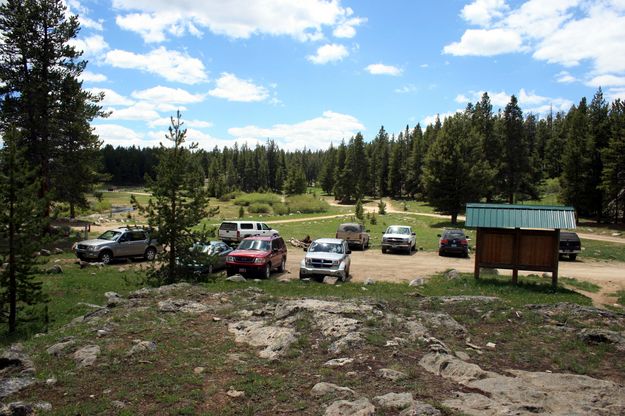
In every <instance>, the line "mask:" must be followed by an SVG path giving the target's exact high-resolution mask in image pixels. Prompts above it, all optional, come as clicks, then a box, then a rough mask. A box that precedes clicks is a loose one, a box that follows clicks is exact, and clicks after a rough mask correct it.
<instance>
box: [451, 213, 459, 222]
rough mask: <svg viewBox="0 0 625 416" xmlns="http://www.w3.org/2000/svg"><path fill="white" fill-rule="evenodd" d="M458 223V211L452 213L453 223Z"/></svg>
mask: <svg viewBox="0 0 625 416" xmlns="http://www.w3.org/2000/svg"><path fill="white" fill-rule="evenodd" d="M457 223H458V213H457V212H454V213H452V214H451V225H456V224H457Z"/></svg>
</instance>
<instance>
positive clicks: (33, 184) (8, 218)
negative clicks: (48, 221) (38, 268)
mask: <svg viewBox="0 0 625 416" xmlns="http://www.w3.org/2000/svg"><path fill="white" fill-rule="evenodd" d="M3 141H4V145H3V147H2V149H1V150H0V207H1V209H0V238H1V239H2V241H3V244H1V245H0V261H1V262H2V263H3V264H5V266H4V267H3V268H2V271H1V273H0V319H1V320H3V321H4V320H6V321H7V322H8V331H9V332H15V330H16V328H17V322H18V312H19V310H20V309H24V308H25V307H26V306H28V305H35V304H37V303H41V302H43V301H45V300H46V298H45V296H44V295H43V293H42V291H41V285H42V283H41V282H40V281H37V280H35V276H34V270H33V265H34V262H35V259H34V257H33V253H34V252H35V251H36V249H37V244H39V240H38V238H37V237H38V235H39V233H40V231H41V229H42V227H43V224H42V222H43V221H42V219H41V216H40V215H41V209H42V205H43V204H42V201H41V200H39V199H38V198H37V190H38V189H39V183H38V181H37V180H36V178H37V176H36V175H35V172H34V171H32V170H30V168H29V167H28V164H27V163H25V155H24V152H23V150H21V149H19V148H18V146H17V142H18V133H17V132H16V131H15V130H12V129H11V130H8V131H7V132H6V134H5V135H4V137H3Z"/></svg>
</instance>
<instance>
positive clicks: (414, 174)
mask: <svg viewBox="0 0 625 416" xmlns="http://www.w3.org/2000/svg"><path fill="white" fill-rule="evenodd" d="M411 136H412V138H411V143H412V146H411V149H410V156H409V157H408V170H407V172H406V192H408V194H409V195H410V196H411V197H413V198H414V196H415V195H416V194H418V193H420V192H421V190H422V189H421V173H422V170H423V158H424V157H425V153H424V143H423V132H422V131H421V125H420V124H417V125H416V126H415V128H414V129H413V130H412V134H411Z"/></svg>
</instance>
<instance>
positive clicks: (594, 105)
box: [588, 88, 610, 220]
mask: <svg viewBox="0 0 625 416" xmlns="http://www.w3.org/2000/svg"><path fill="white" fill-rule="evenodd" d="M588 122H589V126H588V128H589V133H590V136H591V137H592V144H593V149H592V163H591V169H592V171H591V177H590V183H589V184H588V187H589V191H590V192H591V195H590V198H591V200H592V208H591V209H592V213H593V215H594V216H595V217H596V218H597V220H601V217H602V216H603V209H604V191H603V188H602V187H601V183H602V172H603V160H602V157H601V153H602V152H603V150H604V149H605V148H607V147H608V144H609V141H610V120H609V118H608V104H607V103H606V101H605V99H604V98H603V91H601V88H599V89H598V90H597V92H596V93H595V95H594V97H593V98H592V101H591V102H590V106H588Z"/></svg>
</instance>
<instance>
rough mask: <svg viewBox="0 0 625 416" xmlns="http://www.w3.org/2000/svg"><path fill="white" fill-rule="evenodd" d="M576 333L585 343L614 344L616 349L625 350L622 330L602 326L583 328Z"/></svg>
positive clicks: (624, 338)
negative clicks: (617, 330) (612, 329)
mask: <svg viewBox="0 0 625 416" xmlns="http://www.w3.org/2000/svg"><path fill="white" fill-rule="evenodd" d="M577 335H578V337H579V338H580V339H581V340H582V341H584V342H585V343H587V344H614V346H615V347H616V349H617V350H619V351H625V336H624V335H623V333H622V332H616V331H610V330H609V329H603V328H583V329H582V330H581V331H579V332H578V333H577Z"/></svg>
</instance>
